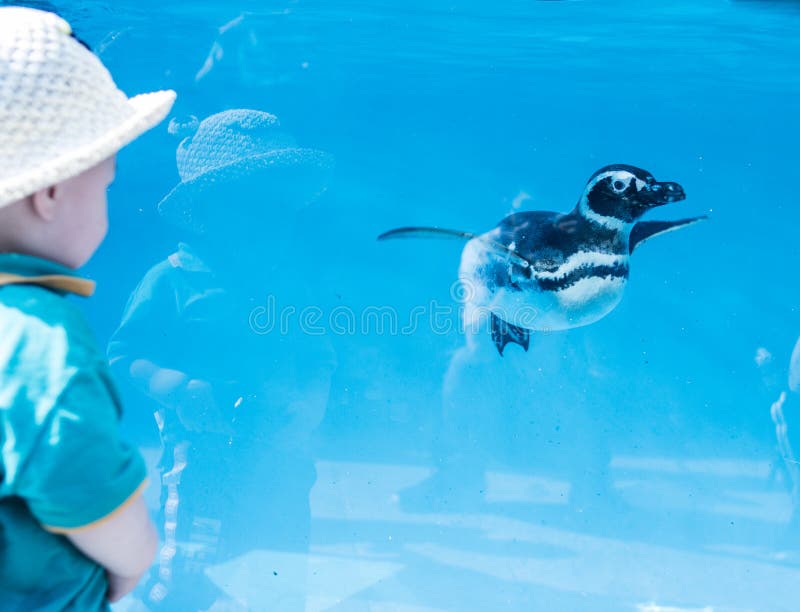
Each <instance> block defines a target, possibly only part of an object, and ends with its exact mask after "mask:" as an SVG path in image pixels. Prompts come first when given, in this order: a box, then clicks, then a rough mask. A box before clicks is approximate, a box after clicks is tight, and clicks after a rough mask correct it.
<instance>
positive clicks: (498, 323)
mask: <svg viewBox="0 0 800 612" xmlns="http://www.w3.org/2000/svg"><path fill="white" fill-rule="evenodd" d="M492 340H493V341H494V345H495V346H496V347H497V350H498V352H499V353H500V356H501V357H502V356H503V349H504V348H505V347H506V344H508V343H509V342H511V343H514V344H519V345H520V346H521V347H522V348H524V349H525V351H526V352H527V351H528V346H529V345H530V341H531V333H530V332H529V331H528V330H527V329H524V328H522V327H517V326H516V325H511V323H509V322H507V321H504V320H503V319H501V318H500V317H498V316H497V315H495V314H494V313H492Z"/></svg>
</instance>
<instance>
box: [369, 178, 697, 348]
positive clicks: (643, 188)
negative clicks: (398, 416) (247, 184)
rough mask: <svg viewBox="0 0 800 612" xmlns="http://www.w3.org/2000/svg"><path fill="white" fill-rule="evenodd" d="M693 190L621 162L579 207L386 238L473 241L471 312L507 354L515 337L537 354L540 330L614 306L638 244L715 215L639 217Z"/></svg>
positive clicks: (468, 268)
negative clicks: (484, 228) (474, 229)
mask: <svg viewBox="0 0 800 612" xmlns="http://www.w3.org/2000/svg"><path fill="white" fill-rule="evenodd" d="M685 197H686V196H685V193H684V191H683V188H682V187H681V186H680V185H679V184H678V183H670V182H657V181H656V180H655V178H653V176H652V175H651V174H650V173H649V172H647V171H645V170H642V169H641V168H636V167H634V166H627V165H623V164H615V165H611V166H605V167H604V168H601V169H600V170H598V171H597V172H595V173H594V174H593V175H592V176H591V178H590V179H589V181H588V182H587V184H586V188H585V189H584V190H583V194H582V195H581V197H580V200H579V201H578V204H577V205H576V206H575V208H574V209H573V210H572V211H571V212H569V213H556V212H548V211H531V212H520V213H515V214H512V215H509V216H508V217H506V218H505V219H503V220H502V221H500V223H499V224H498V225H497V226H496V227H495V228H494V229H492V230H490V231H488V232H486V233H484V234H480V235H478V234H472V233H469V232H462V231H457V230H448V229H443V228H438V227H401V228H398V229H394V230H390V231H388V232H385V233H383V234H381V235H380V236H379V237H378V240H387V239H391V238H413V237H450V238H458V239H463V240H467V241H468V242H467V244H466V246H465V247H464V251H463V253H462V257H461V266H460V268H459V279H460V281H461V283H462V285H463V286H464V287H465V290H464V293H465V295H467V296H468V297H467V302H468V304H467V307H468V309H467V312H466V317H465V319H466V320H467V321H468V322H470V323H472V324H474V323H475V322H476V321H477V320H479V318H480V317H482V316H485V315H486V314H488V315H489V316H490V320H491V330H492V339H493V341H494V343H495V345H496V346H497V350H498V351H499V352H500V354H501V355H502V354H503V349H504V348H505V346H506V345H507V344H508V343H515V344H519V345H520V346H522V347H523V349H525V350H526V351H527V350H528V346H529V343H530V333H531V331H542V330H546V331H557V330H565V329H571V328H573V327H580V326H583V325H589V324H590V323H594V322H595V321H597V320H599V319H601V318H603V317H604V316H605V315H607V314H608V313H609V312H611V311H612V310H613V309H614V308H615V307H616V305H617V304H619V302H620V300H621V299H622V293H623V290H624V289H625V284H626V282H627V280H628V271H629V260H630V255H631V254H632V253H633V252H634V250H635V249H636V247H638V246H639V245H640V244H642V243H643V242H644V241H645V240H648V239H650V238H652V237H653V236H656V235H658V234H663V233H666V232H669V231H672V230H675V229H678V228H681V227H686V226H687V225H690V224H693V223H696V222H698V221H701V220H703V219H705V218H706V217H705V216H700V217H692V218H688V219H681V220H678V221H637V220H638V219H639V218H640V217H641V216H642V215H643V214H645V213H646V212H647V211H649V210H650V209H651V208H655V207H657V206H662V205H663V204H668V203H670V202H678V201H680V200H683V199H685Z"/></svg>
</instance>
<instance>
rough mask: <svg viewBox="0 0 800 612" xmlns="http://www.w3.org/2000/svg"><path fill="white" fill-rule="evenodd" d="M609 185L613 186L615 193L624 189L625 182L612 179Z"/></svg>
mask: <svg viewBox="0 0 800 612" xmlns="http://www.w3.org/2000/svg"><path fill="white" fill-rule="evenodd" d="M611 186H612V187H613V188H614V191H616V192H617V193H620V192H622V191H625V183H623V182H622V181H621V180H619V179H617V180H616V181H614V182H613V183H612V184H611Z"/></svg>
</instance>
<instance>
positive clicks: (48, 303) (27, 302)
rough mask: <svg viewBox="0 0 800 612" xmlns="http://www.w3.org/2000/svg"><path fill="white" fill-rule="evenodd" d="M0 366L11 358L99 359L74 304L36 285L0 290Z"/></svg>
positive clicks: (90, 331)
mask: <svg viewBox="0 0 800 612" xmlns="http://www.w3.org/2000/svg"><path fill="white" fill-rule="evenodd" d="M0 339H2V340H0V346H2V347H4V350H0V365H4V364H3V363H2V362H7V361H8V359H9V358H13V357H12V355H11V354H9V353H14V354H16V356H17V358H20V357H25V358H33V359H45V358H46V359H48V360H54V359H59V358H60V359H61V360H62V361H64V362H66V361H71V362H75V363H80V362H86V361H94V360H96V359H98V358H100V359H102V355H101V354H100V352H99V349H98V348H97V343H96V340H95V338H94V334H93V333H92V330H91V328H90V327H89V324H88V322H87V321H86V318H85V317H84V315H83V313H82V312H81V310H80V308H79V307H78V305H77V304H76V303H74V302H73V301H71V300H68V299H66V298H65V297H64V296H63V295H62V294H60V293H58V292H56V291H53V290H51V289H48V288H45V287H40V286H38V285H12V286H8V287H3V288H2V290H0Z"/></svg>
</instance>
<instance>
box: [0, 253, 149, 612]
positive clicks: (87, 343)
mask: <svg viewBox="0 0 800 612" xmlns="http://www.w3.org/2000/svg"><path fill="white" fill-rule="evenodd" d="M3 274H5V275H6V278H8V275H9V274H13V275H19V276H24V277H33V276H42V275H63V276H72V277H73V278H74V273H73V272H72V271H71V270H69V269H67V268H65V267H63V266H60V265H58V264H54V263H52V262H48V261H45V260H41V259H38V258H34V257H28V256H23V255H14V254H0V278H1V277H2V276H3ZM65 295H66V292H65V291H63V290H60V289H54V288H47V287H45V286H42V285H37V284H30V283H26V284H10V285H5V286H0V608H2V610H3V611H4V612H6V611H12V610H20V611H24V612H31V611H33V610H53V611H55V610H59V611H60V610H75V611H81V612H92V611H95V610H107V609H108V604H107V602H106V599H105V594H106V589H107V585H106V578H105V572H104V570H103V568H102V567H100V566H99V565H97V564H96V563H94V562H93V561H91V560H89V559H88V558H86V557H85V556H83V555H82V554H81V553H80V552H79V551H78V550H77V549H76V548H75V547H73V546H72V544H71V543H70V542H69V540H68V539H67V538H66V537H64V535H62V534H63V533H64V532H68V531H70V530H74V529H78V528H81V527H86V526H91V525H92V524H94V523H97V522H98V521H101V520H102V519H104V518H106V517H108V516H109V515H110V514H112V513H113V512H114V511H115V510H117V509H119V508H120V507H121V506H123V505H124V504H125V503H126V502H127V501H129V500H131V499H132V498H133V497H135V495H136V494H137V493H138V492H139V491H140V490H141V488H142V486H143V484H144V481H145V476H146V470H145V466H144V462H143V460H142V458H141V456H140V455H139V454H138V452H137V451H136V450H135V449H133V448H132V447H130V446H128V445H126V444H124V443H123V442H122V441H121V440H120V435H119V431H118V422H119V417H120V412H121V409H120V404H119V400H118V397H117V393H116V391H115V388H114V385H113V384H112V381H111V379H110V376H109V371H108V366H107V364H106V361H105V358H104V355H103V354H102V353H101V352H100V351H99V350H98V348H97V345H96V342H95V340H94V337H93V335H92V333H91V331H90V329H89V328H88V326H87V324H86V321H85V320H84V318H83V316H82V314H81V312H80V311H79V310H78V308H77V307H76V305H75V304H74V303H73V302H71V301H69V300H67V299H66V297H65Z"/></svg>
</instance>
